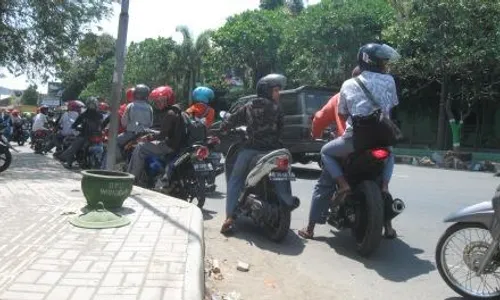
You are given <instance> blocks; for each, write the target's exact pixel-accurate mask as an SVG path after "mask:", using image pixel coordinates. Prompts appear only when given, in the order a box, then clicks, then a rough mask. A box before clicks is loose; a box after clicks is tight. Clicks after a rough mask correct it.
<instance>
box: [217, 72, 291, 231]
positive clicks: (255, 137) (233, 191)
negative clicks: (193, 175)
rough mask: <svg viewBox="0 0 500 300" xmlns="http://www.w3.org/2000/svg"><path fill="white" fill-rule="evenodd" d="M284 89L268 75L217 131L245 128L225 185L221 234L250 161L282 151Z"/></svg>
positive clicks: (276, 78)
mask: <svg viewBox="0 0 500 300" xmlns="http://www.w3.org/2000/svg"><path fill="white" fill-rule="evenodd" d="M285 86H286V77H285V76H283V75H280V74H269V75H267V76H264V77H263V78H261V79H260V80H259V81H258V82H257V97H256V98H254V99H252V100H250V101H249V102H248V103H246V104H245V105H243V106H242V107H240V108H239V109H238V110H237V111H236V112H235V113H234V114H232V115H231V116H230V117H229V118H227V119H226V120H224V121H223V122H222V124H221V131H222V132H224V131H227V130H228V129H230V128H235V127H238V126H241V125H246V126H247V135H248V140H247V141H246V143H245V145H244V146H243V148H242V149H241V150H240V152H239V153H238V157H237V158H236V161H235V163H234V168H233V170H232V172H231V174H230V177H229V180H228V183H227V200H226V220H225V222H224V223H223V225H222V228H221V233H223V234H226V233H230V232H231V231H232V229H233V223H234V213H235V210H236V207H237V205H238V197H239V195H240V193H241V191H242V189H243V187H244V186H243V185H244V183H245V178H246V175H247V174H248V172H249V171H250V170H249V168H248V166H249V165H250V162H251V161H252V159H253V158H254V157H255V156H256V155H258V154H260V153H262V152H268V151H271V150H275V149H279V148H281V147H282V145H281V142H280V136H281V133H282V129H283V113H282V111H281V108H280V105H279V97H280V93H279V92H280V90H282V89H283V88H285Z"/></svg>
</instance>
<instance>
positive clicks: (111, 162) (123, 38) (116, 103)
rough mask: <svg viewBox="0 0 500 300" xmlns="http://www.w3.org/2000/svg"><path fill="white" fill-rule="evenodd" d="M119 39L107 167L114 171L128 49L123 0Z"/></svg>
mask: <svg viewBox="0 0 500 300" xmlns="http://www.w3.org/2000/svg"><path fill="white" fill-rule="evenodd" d="M121 2H122V7H121V13H120V23H119V25H118V38H117V40H116V53H115V58H116V62H115V71H114V73H113V90H112V92H111V120H110V124H109V140H108V150H107V151H108V153H107V157H106V167H107V169H108V170H113V167H114V166H115V163H116V149H117V145H116V137H117V135H118V122H119V120H118V109H119V107H120V98H121V95H122V85H123V69H124V67H125V52H126V47H127V30H128V7H129V0H122V1H121Z"/></svg>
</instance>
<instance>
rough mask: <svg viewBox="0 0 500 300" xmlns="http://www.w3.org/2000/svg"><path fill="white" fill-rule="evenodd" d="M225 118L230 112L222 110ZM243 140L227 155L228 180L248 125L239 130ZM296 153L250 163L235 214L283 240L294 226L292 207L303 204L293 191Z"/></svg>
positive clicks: (277, 154) (283, 151)
mask: <svg viewBox="0 0 500 300" xmlns="http://www.w3.org/2000/svg"><path fill="white" fill-rule="evenodd" d="M220 115H221V117H222V119H226V118H228V117H229V115H230V114H229V113H227V112H225V111H222V112H221V114H220ZM233 133H236V134H237V135H239V136H240V141H239V142H236V143H234V144H232V145H231V146H230V147H229V150H228V152H227V155H226V162H225V168H226V182H229V177H230V174H231V172H232V169H233V166H234V164H235V162H236V159H237V157H238V152H239V151H240V150H241V149H242V147H243V144H244V142H245V140H246V138H247V137H246V127H244V126H242V127H239V128H237V129H235V130H233ZM291 160H292V154H291V153H290V152H289V151H288V150H287V149H279V150H275V151H271V152H269V153H267V154H260V155H257V156H256V157H255V158H254V159H253V160H252V161H251V163H250V166H249V168H250V170H251V171H250V172H249V173H248V175H247V178H246V180H245V186H244V188H243V191H242V193H241V194H240V197H239V200H238V206H237V208H236V213H235V217H236V218H239V217H248V218H250V219H252V220H253V221H254V222H255V223H256V224H257V225H258V226H259V227H261V228H262V229H263V230H264V232H265V234H266V235H267V237H268V238H269V239H270V240H272V241H274V242H281V241H283V239H284V238H285V237H286V236H287V234H288V231H289V230H290V222H291V214H292V211H293V210H295V209H296V208H298V207H299V206H300V200H299V198H297V197H295V196H293V195H292V190H291V184H290V181H294V180H295V175H294V174H293V172H292V170H291Z"/></svg>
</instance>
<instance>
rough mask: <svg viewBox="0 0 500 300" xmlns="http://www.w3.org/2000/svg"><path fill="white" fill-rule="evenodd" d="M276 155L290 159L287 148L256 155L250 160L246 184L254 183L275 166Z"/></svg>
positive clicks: (290, 155)
mask: <svg viewBox="0 0 500 300" xmlns="http://www.w3.org/2000/svg"><path fill="white" fill-rule="evenodd" d="M278 156H288V159H289V160H291V157H292V154H290V151H288V149H284V148H283V149H278V150H274V151H271V152H269V153H267V154H259V155H256V156H255V157H254V158H253V159H252V161H251V162H250V166H249V167H250V169H251V171H250V173H248V176H247V179H246V185H247V186H254V185H256V184H257V183H258V182H259V181H260V180H261V179H262V178H263V177H264V176H266V175H267V174H269V172H271V171H272V170H273V169H274V168H276V164H275V160H276V157H278Z"/></svg>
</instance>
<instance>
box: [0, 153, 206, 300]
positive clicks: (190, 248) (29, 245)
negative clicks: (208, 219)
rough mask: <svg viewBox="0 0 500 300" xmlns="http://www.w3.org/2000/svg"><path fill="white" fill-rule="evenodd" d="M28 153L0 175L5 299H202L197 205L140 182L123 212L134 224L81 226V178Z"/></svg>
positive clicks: (0, 283)
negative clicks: (76, 222) (76, 220)
mask: <svg viewBox="0 0 500 300" xmlns="http://www.w3.org/2000/svg"><path fill="white" fill-rule="evenodd" d="M22 151H25V152H24V153H19V154H15V155H14V161H13V164H12V166H11V168H10V169H9V170H7V171H5V172H4V173H1V174H0V299H2V300H7V299H49V300H52V299H54V300H65V299H74V300H77V299H78V300H80V299H94V300H99V299H103V300H104V299H113V300H127V299H141V300H142V299H151V300H156V299H168V300H174V299H175V300H176V299H184V300H191V299H193V300H199V299H202V297H203V293H204V272H203V259H204V243H203V216H202V213H201V211H200V210H199V209H198V208H197V207H196V206H194V205H191V204H188V203H186V202H184V201H181V200H177V199H175V198H171V197H168V196H164V195H162V194H159V193H155V192H151V191H149V190H145V189H141V188H137V187H134V190H133V191H132V195H131V196H130V197H129V198H128V199H127V200H126V201H125V203H124V210H123V212H122V213H123V214H126V216H127V217H128V218H129V219H130V220H131V224H130V225H128V226H125V227H122V228H117V229H103V230H91V229H80V228H76V227H73V226H72V225H70V224H69V223H68V219H69V218H71V217H73V216H75V214H80V213H81V208H82V207H84V206H85V204H86V203H85V198H84V197H83V194H82V192H81V190H80V175H79V174H78V173H75V172H71V171H69V170H66V169H64V168H63V167H61V166H60V164H59V163H58V162H56V161H54V160H53V159H52V158H49V157H44V156H41V155H35V154H32V153H28V152H27V150H26V148H22Z"/></svg>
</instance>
